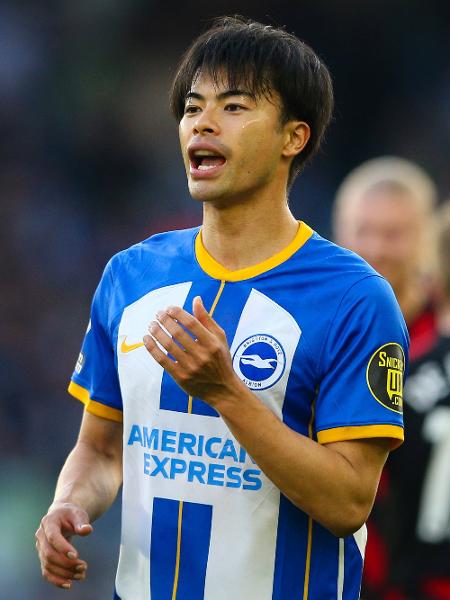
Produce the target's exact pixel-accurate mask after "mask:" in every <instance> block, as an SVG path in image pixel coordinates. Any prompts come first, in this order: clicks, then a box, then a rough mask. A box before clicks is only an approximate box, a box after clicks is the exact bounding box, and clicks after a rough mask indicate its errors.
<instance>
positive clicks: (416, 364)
mask: <svg viewBox="0 0 450 600" xmlns="http://www.w3.org/2000/svg"><path fill="white" fill-rule="evenodd" d="M435 201H436V190H435V187H434V184H433V182H432V181H431V180H430V178H429V177H428V175H427V174H426V173H425V172H424V171H423V170H422V169H420V168H419V167H417V166H416V165H414V164H412V163H410V162H408V161H405V160H403V159H400V158H395V157H385V158H379V159H374V160H371V161H368V162H366V163H364V164H363V165H361V166H360V167H358V168H356V169H355V170H354V171H352V172H351V173H350V174H349V175H348V176H347V178H346V179H345V180H344V182H343V183H342V185H341V187H340V189H339V190H338V193H337V197H336V205H335V214H334V230H335V239H336V241H337V242H338V243H340V244H342V245H343V246H345V247H346V248H349V249H352V250H354V251H355V252H357V253H358V254H360V255H361V256H362V257H363V258H365V259H366V260H367V261H368V262H369V263H370V264H372V266H373V267H375V269H376V270H377V271H379V272H380V273H381V274H382V275H384V276H385V277H386V278H387V279H388V280H389V281H390V283H391V284H392V286H393V288H394V291H395V293H396V296H397V299H398V301H399V303H400V307H401V309H402V311H403V314H404V316H405V318H406V321H407V324H408V328H409V332H410V336H411V345H410V360H411V362H410V370H409V377H408V379H407V382H406V384H405V388H404V400H405V422H406V425H407V428H408V435H407V438H406V442H405V444H404V445H403V447H402V448H401V449H400V450H399V451H398V452H397V453H394V455H393V456H392V458H391V460H390V461H389V464H388V467H387V470H386V471H385V473H384V475H383V479H382V483H381V485H380V490H379V493H378V497H377V502H376V504H375V508H374V512H373V516H372V519H371V521H370V522H369V540H368V546H367V553H366V562H365V573H364V585H363V597H364V598H367V599H371V600H372V599H373V600H448V599H449V598H450V541H449V537H450V386H449V379H450V355H449V349H450V347H449V341H448V339H446V340H445V339H443V338H440V337H439V332H438V324H437V323H438V314H437V306H436V297H437V295H436V278H435V275H436V247H437V243H436V242H437V236H436V228H435V223H434V207H435ZM449 230H450V228H449V225H448V219H447V229H446V230H445V232H444V231H443V233H442V234H441V236H440V238H439V239H440V247H439V253H440V257H439V258H440V265H441V273H442V274H444V282H445V285H443V286H442V289H445V292H446V293H445V294H444V293H442V294H441V297H442V299H443V300H442V304H444V298H446V302H447V303H448V301H449V298H450V294H449V292H450V289H449V288H450V286H449V263H450V261H449V254H450V241H449V238H450V234H449Z"/></svg>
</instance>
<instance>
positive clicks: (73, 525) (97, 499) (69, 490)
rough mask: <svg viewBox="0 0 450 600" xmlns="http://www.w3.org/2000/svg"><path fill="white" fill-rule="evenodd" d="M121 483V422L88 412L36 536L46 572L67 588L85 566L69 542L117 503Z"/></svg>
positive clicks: (51, 578) (45, 573)
mask: <svg viewBox="0 0 450 600" xmlns="http://www.w3.org/2000/svg"><path fill="white" fill-rule="evenodd" d="M121 482H122V424H121V423H116V422H114V421H110V420H108V419H102V418H100V417H96V416H95V415H92V414H90V413H87V412H85V413H84V415H83V421H82V424H81V428H80V433H79V436H78V440H77V443H76V445H75V447H74V449H73V450H72V452H71V453H70V454H69V456H68V458H67V461H66V463H65V465H64V467H63V468H62V470H61V473H60V476H59V478H58V483H57V486H56V492H55V497H54V500H53V502H52V504H51V506H50V508H49V509H48V513H47V514H46V515H45V516H44V517H43V519H42V521H41V524H40V526H39V529H38V530H37V532H36V548H37V550H38V554H39V558H40V561H41V568H42V574H43V576H44V577H45V579H47V580H48V581H49V582H50V583H53V584H54V585H57V586H58V587H64V588H66V589H68V588H70V587H71V584H72V580H73V579H78V580H81V579H84V578H85V575H86V568H87V564H86V562H85V561H83V560H81V559H79V558H78V553H77V551H76V549H75V547H74V546H73V545H72V544H71V543H70V542H69V539H70V537H71V536H73V535H88V534H89V533H91V532H92V526H91V524H90V523H91V521H93V520H95V519H96V518H98V517H99V516H100V515H102V514H103V513H104V512H105V511H106V510H107V509H108V508H109V507H110V506H111V504H112V502H113V501H114V499H115V497H116V495H117V492H118V490H119V487H120V485H121Z"/></svg>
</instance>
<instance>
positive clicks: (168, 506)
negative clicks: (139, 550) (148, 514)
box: [150, 498, 180, 600]
mask: <svg viewBox="0 0 450 600" xmlns="http://www.w3.org/2000/svg"><path fill="white" fill-rule="evenodd" d="M179 505H180V503H179V502H178V500H166V499H165V498H154V500H153V516H152V532H151V544H150V592H151V598H152V600H167V599H168V598H172V591H173V582H174V574H175V566H176V557H177V538H178V510H179Z"/></svg>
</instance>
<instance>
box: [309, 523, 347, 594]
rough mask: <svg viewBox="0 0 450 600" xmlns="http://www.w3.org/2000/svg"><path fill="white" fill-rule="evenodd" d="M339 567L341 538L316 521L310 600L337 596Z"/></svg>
mask: <svg viewBox="0 0 450 600" xmlns="http://www.w3.org/2000/svg"><path fill="white" fill-rule="evenodd" d="M338 568H339V538H338V537H336V536H334V535H333V534H332V533H330V532H329V531H328V530H327V529H325V528H324V527H322V526H321V525H319V524H318V523H314V524H313V535H312V548H311V568H310V572H309V589H308V596H307V598H308V600H322V598H337V577H338ZM352 600H353V599H352ZM355 600H356V599H355Z"/></svg>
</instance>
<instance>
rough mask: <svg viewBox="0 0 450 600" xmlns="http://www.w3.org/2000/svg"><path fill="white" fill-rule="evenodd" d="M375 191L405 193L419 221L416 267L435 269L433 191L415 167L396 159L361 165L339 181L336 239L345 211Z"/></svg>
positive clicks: (335, 225)
mask: <svg viewBox="0 0 450 600" xmlns="http://www.w3.org/2000/svg"><path fill="white" fill-rule="evenodd" d="M376 189H385V190H387V191H394V192H400V193H406V194H408V196H409V197H410V198H411V199H412V200H413V202H414V203H415V204H416V206H417V208H418V210H419V213H420V215H421V218H422V223H423V227H422V239H421V240H418V243H419V244H421V247H422V252H421V253H420V254H421V257H420V265H419V268H420V270H421V271H422V272H423V273H427V274H431V273H433V272H434V271H435V269H436V242H435V235H433V234H434V226H433V213H434V210H435V206H436V202H437V189H436V186H435V184H434V183H433V181H432V180H431V178H430V177H429V176H428V174H427V173H426V172H425V171H424V169H422V168H421V167H419V166H418V165H416V164H414V163H413V162H410V161H409V160H406V159H404V158H400V157H397V156H382V157H379V158H374V159H371V160H368V161H366V162H364V163H362V164H361V165H360V166H359V167H356V168H355V169H353V171H351V172H350V173H349V174H348V175H347V177H346V178H345V179H344V180H343V182H342V183H341V185H340V186H339V188H338V191H337V193H336V198H335V202H334V208H333V217H332V225H333V231H334V236H335V237H336V238H337V239H338V241H339V237H340V232H341V231H342V227H343V225H344V221H345V216H346V210H348V209H349V208H350V207H351V206H353V205H354V204H355V203H356V202H358V201H359V200H360V199H361V198H362V197H364V196H365V195H366V194H368V193H369V192H371V191H374V190H376Z"/></svg>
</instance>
